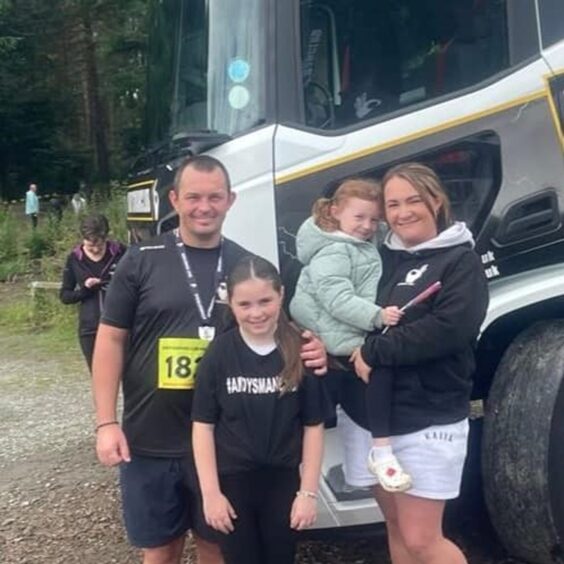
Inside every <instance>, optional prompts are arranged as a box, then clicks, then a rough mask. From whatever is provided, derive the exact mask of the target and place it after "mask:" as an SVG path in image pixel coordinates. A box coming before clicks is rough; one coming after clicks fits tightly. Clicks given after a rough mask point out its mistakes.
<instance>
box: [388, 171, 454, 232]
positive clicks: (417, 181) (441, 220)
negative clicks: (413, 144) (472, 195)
mask: <svg viewBox="0 0 564 564" xmlns="http://www.w3.org/2000/svg"><path fill="white" fill-rule="evenodd" d="M392 178H402V179H403V180H406V181H407V182H409V183H410V184H411V185H412V186H413V188H415V190H416V191H417V193H418V194H419V195H420V196H421V198H422V199H423V202H424V203H425V206H426V207H427V209H428V210H429V211H430V212H431V214H432V215H433V216H434V217H435V220H436V222H437V230H438V231H439V233H440V232H441V231H444V230H445V229H446V228H447V227H450V226H451V225H452V217H451V211H450V201H449V199H448V196H447V194H446V191H445V189H444V187H443V184H442V182H441V181H440V179H439V177H438V176H437V173H436V172H435V171H434V170H433V169H431V168H429V167H428V166H426V165H424V164H421V163H403V164H399V165H396V166H394V167H393V168H391V169H390V170H388V172H386V174H385V175H384V178H383V179H382V192H381V194H382V196H381V197H382V208H383V210H384V213H385V210H386V207H385V205H384V204H385V200H386V184H388V182H389V181H390V180H391V179H392ZM433 201H434V202H438V203H439V209H438V210H437V212H435V209H434V207H433V205H432V202H433Z"/></svg>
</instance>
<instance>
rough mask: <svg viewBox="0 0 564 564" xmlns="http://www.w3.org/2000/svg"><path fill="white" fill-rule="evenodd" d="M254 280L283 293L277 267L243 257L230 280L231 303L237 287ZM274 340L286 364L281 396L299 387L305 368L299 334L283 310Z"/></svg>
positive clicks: (228, 289)
mask: <svg viewBox="0 0 564 564" xmlns="http://www.w3.org/2000/svg"><path fill="white" fill-rule="evenodd" d="M251 279H257V280H266V281H268V282H270V283H271V284H272V287H273V288H274V291H275V292H277V293H278V294H281V293H282V279H281V278H280V274H279V273H278V270H276V267H275V266H274V265H273V264H272V263H270V262H268V261H267V260H265V259H263V258H261V257H257V256H253V255H249V256H246V257H243V258H242V259H241V260H240V261H239V262H238V263H237V264H236V265H235V268H233V270H232V271H231V274H230V275H229V277H228V278H227V292H228V293H229V299H230V300H231V298H232V296H233V290H234V289H235V286H237V284H240V283H241V282H245V281H246V280H251ZM274 339H275V341H276V345H277V347H278V350H279V351H280V355H281V356H282V361H283V362H284V368H283V369H282V373H281V374H280V377H281V380H282V388H281V393H285V392H288V391H291V390H293V389H295V388H296V387H297V386H299V385H300V383H301V381H302V378H303V376H304V366H303V363H302V360H301V358H300V351H301V348H302V340H301V336H300V333H299V331H298V330H297V329H296V328H295V327H294V326H293V325H292V324H291V323H290V321H289V319H288V316H287V315H286V314H285V312H284V311H283V310H280V317H279V318H278V327H277V328H276V332H275V334H274Z"/></svg>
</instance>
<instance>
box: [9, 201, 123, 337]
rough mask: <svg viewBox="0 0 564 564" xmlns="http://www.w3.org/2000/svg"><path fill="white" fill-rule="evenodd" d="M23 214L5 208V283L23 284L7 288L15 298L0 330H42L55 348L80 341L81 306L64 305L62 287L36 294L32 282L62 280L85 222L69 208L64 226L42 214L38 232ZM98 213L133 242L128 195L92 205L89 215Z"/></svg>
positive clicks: (114, 234)
mask: <svg viewBox="0 0 564 564" xmlns="http://www.w3.org/2000/svg"><path fill="white" fill-rule="evenodd" d="M20 211H21V210H19V209H15V207H13V206H12V207H10V208H3V209H1V210H0V282H5V281H11V280H13V279H14V278H16V279H17V280H19V283H18V284H15V285H13V284H7V285H6V286H5V287H4V291H3V294H10V299H3V300H2V306H1V307H0V329H2V328H4V329H6V330H10V332H12V333H18V334H19V333H26V332H29V331H35V332H39V333H40V334H42V335H44V336H45V338H46V339H48V340H52V343H51V345H52V346H57V343H61V342H66V343H68V342H69V339H73V340H74V339H75V337H76V324H77V320H76V314H77V311H76V310H77V308H76V306H68V305H64V304H62V303H61V302H60V300H59V293H58V290H56V289H36V290H35V292H34V294H33V296H32V293H31V290H30V289H29V288H28V285H29V283H30V282H31V281H32V280H39V281H48V282H60V281H61V279H62V272H63V268H64V264H65V261H66V257H67V255H68V253H69V252H70V251H71V250H72V248H73V247H74V246H75V245H76V244H77V243H79V242H80V236H79V233H78V226H79V220H80V218H77V217H76V216H75V215H74V213H72V211H71V210H69V209H67V210H66V211H65V213H64V214H63V218H62V220H61V221H60V222H57V221H55V220H54V219H53V218H51V219H50V218H49V217H48V216H47V214H42V215H40V220H39V226H38V228H37V229H36V230H35V231H33V230H32V229H31V226H30V224H29V222H28V220H27V218H25V217H24V216H23V215H22V214H21V213H20ZM95 211H96V212H99V213H103V214H105V215H106V216H107V217H108V219H109V221H110V226H111V233H110V236H111V237H112V238H114V239H118V240H120V241H127V225H126V213H125V193H124V192H123V191H119V190H116V192H115V195H114V198H112V200H110V201H103V200H100V201H97V202H94V203H93V204H90V206H89V208H88V213H91V212H95ZM6 288H7V289H6ZM0 297H2V296H0ZM39 333H38V334H39ZM51 345H50V346H51Z"/></svg>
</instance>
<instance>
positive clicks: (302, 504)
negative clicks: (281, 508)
mask: <svg viewBox="0 0 564 564" xmlns="http://www.w3.org/2000/svg"><path fill="white" fill-rule="evenodd" d="M316 519H317V500H316V499H315V498H313V497H306V496H302V495H299V496H296V499H294V503H293V504H292V511H291V512H290V527H292V529H296V531H301V530H302V529H307V528H308V527H311V526H312V525H313V524H314V523H315V520H316Z"/></svg>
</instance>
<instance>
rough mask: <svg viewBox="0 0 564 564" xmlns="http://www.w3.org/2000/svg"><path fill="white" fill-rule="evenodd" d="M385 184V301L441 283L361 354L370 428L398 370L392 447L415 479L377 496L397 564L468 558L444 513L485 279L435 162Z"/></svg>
mask: <svg viewBox="0 0 564 564" xmlns="http://www.w3.org/2000/svg"><path fill="white" fill-rule="evenodd" d="M382 184H383V199H384V202H383V204H384V210H385V214H386V220H387V222H388V224H389V226H390V230H391V231H390V233H389V234H388V236H387V238H386V240H385V242H384V248H383V250H382V259H383V263H384V274H383V276H382V278H381V281H380V284H379V288H378V297H379V299H380V303H381V304H382V306H389V305H396V306H398V307H403V306H406V304H408V303H409V302H410V300H413V298H415V297H416V296H417V295H418V294H420V293H421V292H422V291H424V290H425V289H427V288H429V287H430V286H431V285H432V284H434V283H436V282H440V283H441V287H440V289H439V291H438V292H437V293H435V294H434V295H432V296H430V297H429V298H427V299H426V300H424V301H422V302H420V303H418V304H417V305H413V306H411V307H407V308H406V309H405V315H404V317H403V318H402V320H401V322H400V323H399V325H397V326H396V327H392V328H390V330H389V331H387V332H375V333H373V334H371V335H369V336H368V337H367V338H366V340H365V344H364V345H363V346H362V347H361V348H360V349H357V351H355V353H353V360H354V363H355V370H356V372H357V375H358V376H359V377H360V378H361V379H362V380H364V381H365V382H369V385H368V391H367V395H368V427H369V428H370V427H371V420H372V419H373V417H372V416H371V411H373V410H374V409H377V407H378V399H377V398H375V397H373V394H371V389H372V385H371V384H372V383H373V382H374V381H375V380H376V379H377V378H378V376H379V372H384V371H389V372H391V375H392V381H393V394H392V401H391V406H389V410H390V415H391V419H390V421H391V433H392V447H393V450H394V453H395V454H396V456H397V458H398V460H399V461H400V463H401V465H402V467H403V468H404V469H405V470H406V471H407V472H409V473H410V474H411V477H412V482H413V483H412V488H411V489H410V490H408V491H407V492H405V493H389V492H385V491H384V490H383V489H382V488H381V487H377V488H376V490H375V491H376V499H377V501H378V504H379V506H380V507H381V509H382V511H383V513H384V516H385V518H386V522H387V530H388V541H389V546H390V552H391V556H392V562H393V563H394V564H409V563H414V564H415V563H422V564H426V563H428V564H431V563H439V562H440V563H448V564H462V563H465V562H466V559H465V557H464V555H463V553H462V552H461V551H460V550H459V549H458V547H457V546H456V545H454V544H453V543H452V542H451V541H449V540H448V539H446V538H445V537H444V536H443V533H442V518H443V511H444V507H445V502H446V500H447V499H452V498H455V497H457V496H458V494H459V489H460V482H461V477H462V468H463V465H464V460H465V457H466V448H467V440H468V410H469V400H470V392H471V388H472V375H473V372H474V369H475V361H474V346H475V342H476V339H477V336H478V334H479V331H480V326H481V323H482V321H483V319H484V317H485V314H486V310H487V305H488V290H487V282H486V278H485V275H484V272H483V269H482V265H481V263H480V260H479V257H478V255H477V254H476V253H475V252H474V250H473V246H474V242H473V239H472V235H471V233H470V231H469V230H468V229H467V228H466V226H465V225H464V223H461V222H453V221H452V220H451V218H450V211H449V210H450V206H449V202H448V198H447V196H446V194H445V192H444V190H443V188H442V186H441V183H440V180H439V179H438V177H437V175H436V174H435V173H434V172H433V171H432V170H431V169H429V168H428V167H426V166H424V165H421V164H417V163H408V164H401V165H398V166H396V167H394V168H392V169H391V170H390V171H388V173H387V174H386V175H385V177H384V179H383V183H382ZM345 403H346V402H345ZM357 405H362V402H358V403H357ZM353 411H354V410H353ZM349 414H350V415H351V417H352V418H353V419H355V415H358V414H355V413H349ZM360 419H361V418H358V422H360Z"/></svg>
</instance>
